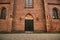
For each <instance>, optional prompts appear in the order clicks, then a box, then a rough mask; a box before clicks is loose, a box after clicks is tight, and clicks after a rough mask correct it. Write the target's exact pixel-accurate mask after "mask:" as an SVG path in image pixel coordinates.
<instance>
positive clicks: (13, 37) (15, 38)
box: [0, 33, 60, 40]
mask: <svg viewBox="0 0 60 40" xmlns="http://www.w3.org/2000/svg"><path fill="white" fill-rule="evenodd" d="M0 40H60V34H53V33H51V34H49V33H39V34H38V33H35V34H34V33H31V34H30V33H13V34H0Z"/></svg>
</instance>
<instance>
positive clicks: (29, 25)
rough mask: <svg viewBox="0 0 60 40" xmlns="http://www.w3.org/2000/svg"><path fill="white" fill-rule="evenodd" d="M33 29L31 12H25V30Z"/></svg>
mask: <svg viewBox="0 0 60 40" xmlns="http://www.w3.org/2000/svg"><path fill="white" fill-rule="evenodd" d="M33 30H34V20H33V16H32V15H31V14H27V15H26V17H25V31H33Z"/></svg>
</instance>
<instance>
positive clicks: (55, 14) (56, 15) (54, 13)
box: [53, 8, 58, 19]
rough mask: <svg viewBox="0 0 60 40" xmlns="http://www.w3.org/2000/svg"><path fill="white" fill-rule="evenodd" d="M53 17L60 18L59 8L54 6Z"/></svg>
mask: <svg viewBox="0 0 60 40" xmlns="http://www.w3.org/2000/svg"><path fill="white" fill-rule="evenodd" d="M53 18H55V19H57V18H58V10H57V8H53Z"/></svg>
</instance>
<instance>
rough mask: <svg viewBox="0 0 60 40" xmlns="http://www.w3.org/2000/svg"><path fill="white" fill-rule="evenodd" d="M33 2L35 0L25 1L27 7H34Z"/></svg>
mask: <svg viewBox="0 0 60 40" xmlns="http://www.w3.org/2000/svg"><path fill="white" fill-rule="evenodd" d="M32 2H33V0H25V3H26V4H25V5H26V7H32Z"/></svg>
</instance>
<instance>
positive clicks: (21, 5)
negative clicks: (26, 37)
mask: <svg viewBox="0 0 60 40" xmlns="http://www.w3.org/2000/svg"><path fill="white" fill-rule="evenodd" d="M2 7H5V8H6V19H0V32H2V31H4V32H11V31H12V30H15V31H25V20H26V15H28V14H31V16H32V17H33V21H34V23H33V24H34V32H44V31H46V32H60V1H59V0H33V7H32V8H26V7H25V0H0V14H1V8H2ZM54 7H56V8H57V9H58V17H59V18H58V19H54V18H53V17H52V13H53V12H52V9H53V8H54ZM27 25H28V24H27Z"/></svg>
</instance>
